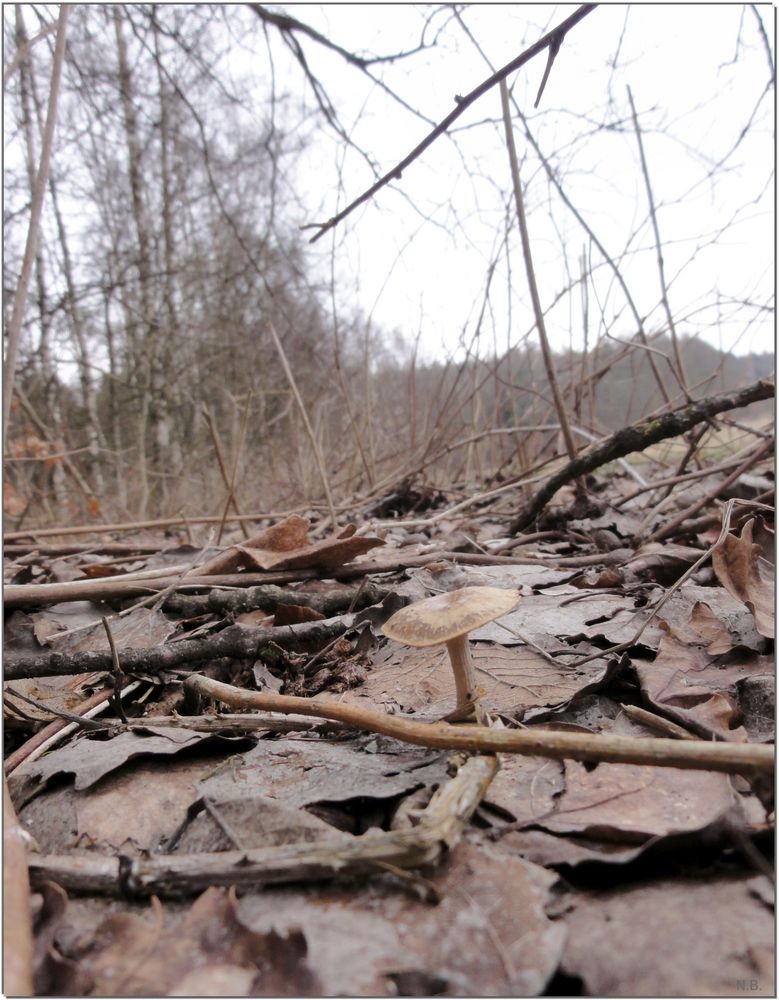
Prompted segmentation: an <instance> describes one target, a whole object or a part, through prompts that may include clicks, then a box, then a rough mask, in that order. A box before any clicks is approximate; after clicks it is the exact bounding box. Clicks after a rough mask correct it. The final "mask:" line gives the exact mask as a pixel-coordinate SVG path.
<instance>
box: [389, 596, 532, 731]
mask: <svg viewBox="0 0 779 1000" xmlns="http://www.w3.org/2000/svg"><path fill="white" fill-rule="evenodd" d="M519 597H520V594H519V591H517V590H503V589H502V588H499V587H463V588H462V589H461V590H452V591H449V592H448V593H446V594H438V595H437V596H436V597H428V598H426V599H425V600H422V601H417V602H416V603H415V604H409V605H408V607H405V608H402V609H401V610H400V611H397V612H396V613H395V614H394V615H393V616H392V617H391V618H390V619H388V620H387V621H386V622H385V623H384V629H383V631H384V634H385V635H386V636H387V637H388V638H390V639H396V640H397V641H398V642H404V643H406V645H408V646H435V645H437V644H438V643H441V642H443V643H446V648H447V650H448V651H449V660H450V662H451V664H452V670H453V672H454V683H455V688H456V691H457V711H458V712H459V711H460V710H462V709H465V708H467V707H468V706H469V705H471V704H473V703H474V702H475V701H476V691H477V687H476V674H475V671H474V667H473V660H472V659H471V650H470V646H469V644H468V633H469V632H471V631H472V630H473V629H475V628H480V627H481V626H482V625H486V624H487V622H491V621H493V620H494V619H495V618H500V616H501V615H505V614H506V613H507V612H509V611H511V609H512V608H513V607H514V605H515V604H516V603H517V601H518V600H519ZM477 717H478V718H479V720H480V721H481V712H480V711H479V710H478V709H477Z"/></svg>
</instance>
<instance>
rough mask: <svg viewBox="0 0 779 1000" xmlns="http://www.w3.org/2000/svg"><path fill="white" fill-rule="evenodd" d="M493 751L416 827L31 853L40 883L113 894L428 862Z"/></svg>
mask: <svg viewBox="0 0 779 1000" xmlns="http://www.w3.org/2000/svg"><path fill="white" fill-rule="evenodd" d="M498 767H499V765H498V760H497V758H496V757H494V756H478V757H472V758H470V759H469V760H467V761H466V762H465V763H464V764H463V765H462V766H461V767H460V769H459V770H458V772H457V774H456V775H455V777H454V778H453V779H452V780H451V781H448V782H446V783H445V784H444V785H442V786H441V787H440V788H439V789H438V790H437V791H436V793H435V794H434V795H433V798H432V799H431V800H430V802H429V804H428V806H427V807H426V809H424V810H423V812H422V813H421V815H420V818H419V823H418V825H417V826H416V827H414V828H413V829H411V830H389V831H382V832H379V833H372V834H371V833H369V834H366V835H365V836H363V837H355V838H354V839H353V840H351V841H350V840H347V839H344V838H339V839H337V840H336V839H331V840H320V841H316V842H315V843H308V844H306V843H303V844H283V845H280V846H279V847H262V848H254V849H249V850H242V851H219V852H216V853H208V854H206V853H203V854H170V855H162V856H160V855H157V856H153V857H151V858H136V859H133V860H129V859H127V858H98V857H94V856H90V855H87V854H86V852H82V853H81V854H70V855H62V856H57V855H52V856H43V855H33V856H31V858H30V876H31V878H32V879H33V881H34V882H39V881H41V880H44V879H50V880H52V881H55V882H56V883H57V884H58V885H61V886H62V887H63V888H65V889H70V890H77V891H80V892H97V893H104V894H112V895H120V894H121V895H125V894H129V895H141V896H148V895H151V894H154V895H159V896H168V895H181V894H182V893H189V894H192V893H196V892H200V891H202V890H203V889H206V888H208V886H210V885H234V886H236V887H238V888H241V887H245V888H257V887H259V886H263V885H274V884H279V883H283V882H301V881H310V880H312V879H329V878H334V877H335V876H338V875H347V874H358V873H368V874H372V873H375V872H377V871H385V870H386V866H390V867H395V868H401V869H406V868H415V867H418V866H421V865H429V864H432V863H433V862H435V861H438V860H439V858H440V857H441V856H442V855H443V854H444V853H445V852H446V851H447V850H451V848H452V847H454V846H455V845H456V844H457V842H458V840H459V839H460V837H461V835H462V831H463V829H464V828H465V824H466V823H467V822H468V820H469V819H470V818H471V816H472V815H473V813H474V811H475V810H476V807H477V806H478V805H479V803H480V802H481V800H482V798H483V797H484V794H485V792H486V791H487V788H488V787H489V785H490V782H491V781H492V779H493V778H494V776H495V774H496V773H497V771H498Z"/></svg>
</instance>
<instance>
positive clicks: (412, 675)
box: [343, 629, 606, 716]
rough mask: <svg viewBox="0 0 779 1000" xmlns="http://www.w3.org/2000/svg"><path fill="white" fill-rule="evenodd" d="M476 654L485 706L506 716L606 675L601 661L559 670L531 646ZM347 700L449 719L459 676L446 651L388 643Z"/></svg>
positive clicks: (475, 650)
mask: <svg viewBox="0 0 779 1000" xmlns="http://www.w3.org/2000/svg"><path fill="white" fill-rule="evenodd" d="M478 633H479V634H481V629H479V630H478ZM473 634H474V635H475V634H477V633H473ZM504 634H505V635H508V633H504ZM515 641H516V640H515ZM471 655H472V656H473V661H474V664H475V666H476V677H477V680H478V684H479V687H480V688H481V689H482V690H483V692H484V693H483V695H482V697H483V701H484V705H485V707H486V708H487V709H492V710H495V711H501V712H522V711H526V710H528V709H532V708H538V707H544V708H546V707H549V706H552V705H561V704H564V703H565V702H567V701H569V700H570V699H571V698H572V697H573V696H574V695H575V694H577V693H579V692H581V691H582V690H584V689H585V688H587V687H589V686H591V685H592V684H593V683H596V682H597V681H599V680H600V679H602V678H603V676H604V674H605V670H606V666H605V663H604V661H602V660H595V661H593V662H591V663H588V664H586V665H585V666H584V667H582V669H581V671H577V670H570V669H566V668H565V666H564V665H562V664H561V666H559V667H557V666H555V665H554V664H552V663H549V662H548V661H547V660H545V659H544V658H543V657H542V656H541V654H540V653H537V652H535V650H533V649H529V648H528V647H527V646H498V645H495V644H493V643H473V644H472V646H471ZM377 668H378V669H377ZM343 700H344V701H345V702H351V703H353V704H365V703H366V701H367V702H368V703H372V704H374V705H375V704H379V705H394V706H400V708H401V709H402V710H403V711H406V712H419V711H424V712H425V714H426V715H436V714H438V715H439V716H442V715H446V714H447V713H448V712H451V710H452V708H453V707H454V702H455V689H454V676H453V674H452V667H451V663H450V661H449V656H448V654H447V652H446V649H445V648H444V647H438V646H434V647H429V648H426V649H413V648H411V647H407V646H402V645H400V644H399V643H388V644H387V646H386V647H385V648H384V650H383V651H382V653H381V654H379V656H377V657H374V669H373V670H372V671H371V672H370V673H369V674H368V679H367V680H366V682H365V684H363V685H362V686H361V687H360V688H358V689H357V690H356V691H354V692H349V693H347V694H346V695H345V696H344V699H343Z"/></svg>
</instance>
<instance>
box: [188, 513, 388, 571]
mask: <svg viewBox="0 0 779 1000" xmlns="http://www.w3.org/2000/svg"><path fill="white" fill-rule="evenodd" d="M309 527H310V522H309V521H308V520H307V519H306V518H305V517H300V515H299V514H292V515H290V517H288V518H285V520H283V521H280V522H279V523H278V524H274V525H273V526H272V527H270V528H268V529H267V530H266V531H263V532H261V534H259V535H254V536H253V537H252V538H249V539H247V540H246V542H244V543H243V544H242V545H234V546H232V547H231V548H230V549H228V550H227V551H226V552H222V553H220V554H219V555H218V556H215V557H214V558H213V559H211V560H209V561H208V562H207V563H205V564H204V565H202V566H198V567H196V568H195V569H193V570H192V571H191V574H195V575H197V576H213V575H217V574H221V573H235V572H237V571H239V570H241V569H247V570H254V571H256V570H270V569H276V570H282V569H322V570H325V569H334V568H336V567H337V566H342V565H343V564H344V563H347V562H349V561H350V560H352V559H354V558H355V556H359V555H362V553H363V552H368V551H369V550H370V549H373V548H375V547H376V546H377V545H383V544H384V541H383V540H382V539H381V538H376V537H374V536H372V535H370V536H369V535H359V536H358V535H355V532H356V530H357V529H356V527H355V526H354V525H353V524H347V525H346V527H345V528H342V529H341V531H339V533H338V534H337V535H336V536H335V537H333V538H325V539H323V540H322V541H321V542H313V543H312V542H309V540H308V529H309Z"/></svg>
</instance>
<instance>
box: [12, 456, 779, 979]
mask: <svg viewBox="0 0 779 1000" xmlns="http://www.w3.org/2000/svg"><path fill="white" fill-rule="evenodd" d="M629 472H630V470H629V469H628V470H626V469H625V468H623V467H618V466H611V467H609V468H608V469H607V470H606V471H605V472H603V471H602V472H601V473H599V476H598V479H597V480H595V479H594V478H592V477H590V478H589V479H588V481H587V487H588V494H587V496H586V498H585V499H584V500H582V498H579V499H577V498H576V496H575V491H574V489H573V487H571V486H568V487H564V488H563V489H562V490H560V491H559V492H558V493H557V495H556V496H555V497H554V498H553V500H552V502H551V503H550V504H548V506H547V507H546V509H545V510H544V512H543V514H542V515H541V516H540V517H539V518H538V519H537V520H536V522H535V523H534V524H533V526H532V528H529V529H527V533H525V534H511V533H510V531H509V527H508V526H509V525H510V524H511V522H512V521H513V520H514V516H515V513H516V505H517V498H516V495H515V494H512V493H511V492H510V491H507V490H505V491H503V492H502V493H501V492H497V493H492V494H489V493H485V494H484V495H483V496H482V498H481V499H478V498H477V499H473V498H471V499H470V500H469V501H468V502H467V503H465V504H460V505H457V504H455V505H451V504H450V505H449V506H447V505H446V502H444V500H443V497H442V496H441V495H440V494H438V493H437V492H436V491H433V490H429V491H424V490H415V489H412V488H410V487H405V488H398V490H397V491H396V492H395V493H393V494H391V495H388V496H386V497H384V498H383V499H382V500H381V501H380V502H376V503H373V504H372V505H365V506H363V507H362V508H361V509H360V508H355V509H354V510H353V511H352V512H351V515H350V518H349V520H350V522H351V523H352V524H353V525H354V528H355V529H356V530H354V531H353V530H352V528H349V527H343V526H342V527H340V528H338V529H334V528H333V526H332V524H331V523H330V522H329V521H321V520H320V521H318V522H317V523H316V525H315V526H314V527H313V528H312V527H311V525H310V524H309V523H308V521H307V520H306V519H305V518H303V517H301V516H299V515H291V516H290V517H288V518H287V519H286V520H283V521H281V522H280V523H276V524H275V525H269V524H267V523H266V524H264V525H263V524H254V525H251V526H247V530H246V531H245V532H242V531H241V530H239V528H238V527H234V525H235V522H232V524H233V526H231V527H230V528H229V531H228V533H227V534H226V535H225V537H224V538H223V539H222V544H220V545H219V546H215V545H214V544H213V541H212V540H210V539H209V535H208V529H206V528H197V527H192V528H189V529H187V530H188V531H189V535H186V534H185V533H184V529H183V528H182V529H181V530H178V529H170V530H169V531H168V532H167V533H166V534H165V535H162V534H160V533H156V534H154V533H151V532H149V531H143V530H137V531H135V532H124V533H121V534H119V533H113V534H111V533H107V532H105V531H102V530H101V529H95V530H94V531H93V533H92V534H90V535H86V536H83V537H82V536H78V535H72V534H71V535H65V534H62V535H61V536H60V537H58V538H57V537H54V538H51V537H46V536H43V535H42V536H39V537H35V536H34V535H33V536H28V537H27V538H25V539H22V538H15V539H13V540H12V541H8V540H7V544H6V551H5V563H4V578H5V584H6V588H5V597H6V620H5V677H6V680H5V689H4V717H5V771H6V775H7V780H8V788H9V791H10V797H11V800H12V802H13V806H14V809H9V808H8V807H7V808H6V826H5V836H6V906H5V913H6V954H7V953H8V948H9V935H10V936H11V941H10V943H11V945H12V948H13V949H14V954H15V955H16V966H15V967H11V968H9V965H8V964H7V965H6V991H8V976H9V975H12V976H21V977H22V981H23V977H24V976H25V975H27V974H30V970H31V975H32V977H33V985H34V990H35V992H36V993H37V994H39V995H42V994H47V995H60V996H65V995H79V994H81V995H83V994H86V995H114V996H116V995H120V996H155V995H156V996H160V995H230V996H244V995H247V996H262V995H268V996H305V995H327V996H334V995H342V996H435V995H453V996H506V995H509V996H532V995H544V994H546V995H588V996H635V995H655V996H690V995H712V996H716V995H736V996H737V995H741V994H742V993H743V994H750V995H773V994H774V990H775V986H774V921H773V895H774V876H773V867H772V865H773V856H772V850H773V836H774V831H773V816H774V814H773V801H772V794H773V777H772V771H771V763H770V762H767V756H768V755H769V750H768V748H769V747H770V745H771V744H772V743H773V740H774V717H775V707H774V692H775V674H774V658H773V615H774V596H773V580H774V565H773V563H774V536H773V509H772V508H771V507H768V506H767V505H766V503H765V502H764V501H765V499H766V493H767V491H770V490H772V488H773V473H772V471H771V463H770V457H768V458H765V459H764V460H763V461H762V463H761V464H758V465H757V466H755V467H754V468H752V469H750V470H749V474H745V475H743V476H741V477H739V478H738V479H737V480H736V481H735V482H732V483H730V484H729V485H727V486H723V484H724V481H725V473H723V472H716V471H715V472H710V473H704V472H701V473H700V474H699V475H697V476H695V475H693V476H691V477H690V478H688V479H687V480H685V481H683V482H681V483H675V484H673V486H666V487H663V486H660V487H657V486H655V487H654V488H653V489H651V490H650V489H645V488H643V487H642V486H641V485H639V484H638V483H637V482H636V481H635V479H634V478H631V476H630V475H629ZM718 485H719V486H723V488H722V489H721V490H718ZM666 496H667V498H666ZM701 500H702V501H704V502H703V503H702V504H700V506H699V509H697V510H695V507H696V504H697V502H698V501H701ZM661 502H662V503H661ZM770 502H771V503H773V499H772V498H771V499H770ZM680 511H682V512H683V511H688V512H689V511H693V512H694V515H695V516H694V518H692V517H688V518H687V519H685V518H682V519H681V520H679V521H678V524H677V523H676V519H677V515H678V514H679V512H680ZM312 520H313V519H312ZM664 525H665V526H668V525H670V526H671V530H670V531H664V530H663V526H664ZM198 532H199V534H198ZM247 536H248V537H247ZM464 587H469V588H470V587H478V588H482V587H489V588H500V589H503V590H513V591H516V600H515V602H514V607H513V608H512V610H510V611H509V612H508V613H506V614H503V615H502V617H500V618H499V619H497V620H496V621H494V622H492V623H490V624H487V625H482V626H480V627H478V628H476V629H475V630H474V631H472V632H471V634H470V643H471V649H472V653H473V660H474V664H475V668H476V677H477V683H478V686H479V687H478V691H477V695H478V696H479V698H478V705H479V710H480V712H486V717H483V719H482V721H483V722H484V723H485V724H484V725H478V726H477V725H472V724H470V723H468V722H465V721H463V713H462V712H461V713H460V715H459V716H458V715H457V713H454V715H453V714H452V713H453V709H454V708H455V685H454V680H453V677H452V672H451V667H450V664H449V660H448V656H447V651H446V648H445V647H444V646H441V645H433V646H426V647H422V648H412V647H410V646H408V645H405V644H403V643H401V642H399V641H396V640H391V639H387V638H386V637H385V636H384V634H383V631H382V627H383V625H384V623H385V622H386V621H387V619H388V618H389V617H390V616H392V615H393V614H395V613H396V612H397V611H398V610H399V609H401V608H403V607H404V606H406V605H408V604H410V603H411V602H416V601H420V600H423V599H427V598H429V597H431V596H433V595H438V594H442V593H445V592H450V591H456V590H460V589H462V588H464ZM119 612H121V615H119ZM104 618H105V621H104ZM109 640H110V641H109ZM112 646H113V650H114V652H113V653H112V648H111V647H112ZM217 682H218V683H217ZM286 699H289V700H286ZM465 714H467V712H466V713H465ZM377 720H378V721H377ZM382 720H388V721H387V723H386V724H385V723H384V722H383V721H382ZM441 720H444V721H441ZM423 730H424V732H423ZM428 731H429V732H430V733H437V734H438V735H439V737H440V739H439V743H438V745H437V746H426V745H424V743H425V739H426V737H425V733H427V732H428ZM420 733H421V734H422V735H420ZM458 734H459V736H458ZM463 734H466V735H463ZM468 734H470V735H468ZM495 734H496V735H495ZM458 739H459V740H460V742H459V743H458ZM447 740H449V742H447ZM490 740H493V743H495V745H497V743H499V742H500V741H501V740H503V741H504V742H503V743H501V744H500V745H501V750H500V752H499V753H498V755H497V756H495V754H494V753H493V752H492V751H493V750H494V749H495V746H493V743H491V742H490ZM593 740H596V741H597V743H594V742H593ZM463 741H465V742H466V743H467V744H468V746H469V752H463V750H462V746H463V745H465V743H463ZM523 741H525V742H524V743H523ZM532 741H535V742H532ZM428 742H429V741H428ZM686 744H689V747H688V749H686V750H684V749H679V748H683V747H684V746H685V745H686ZM626 747H627V748H628V749H627V750H626V749H625V748H626ZM523 748H524V749H523ZM545 748H546V749H545ZM685 754H686V755H687V756H685ZM696 754H697V756H696ZM648 761H652V762H648ZM672 763H676V765H677V766H669V764H672ZM14 810H15V813H16V815H18V821H19V823H20V824H21V827H22V828H23V829H24V830H25V831H26V832H27V833H28V834H29V839H25V840H24V841H20V840H19V838H17V839H16V840H15V841H14V840H13V833H14V824H13V817H14ZM9 837H10V838H11V840H9V839H8V838H9ZM20 843H21V844H22V847H21V852H22V853H21V859H22V862H23V861H25V860H26V863H27V865H28V866H29V875H30V883H31V893H32V895H31V910H32V914H33V919H32V941H30V940H29V938H26V937H25V933H26V923H27V922H26V920H25V919H24V917H25V914H24V912H23V909H17V910H16V911H14V909H13V900H14V899H15V900H17V901H20V902H18V906H19V907H22V908H24V907H25V906H26V905H29V903H28V901H26V900H25V893H26V891H27V879H26V871H25V867H24V864H23V863H20V864H19V865H11V863H10V861H9V854H8V851H9V849H10V851H11V852H13V851H18V850H19V844H20ZM14 856H15V855H14ZM9 869H13V870H12V871H9ZM9 879H10V881H11V885H10V893H11V894H10V895H9ZM14 893H18V895H14ZM9 900H10V902H9ZM9 910H10V912H11V914H12V918H11V920H9V919H8V917H9Z"/></svg>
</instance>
